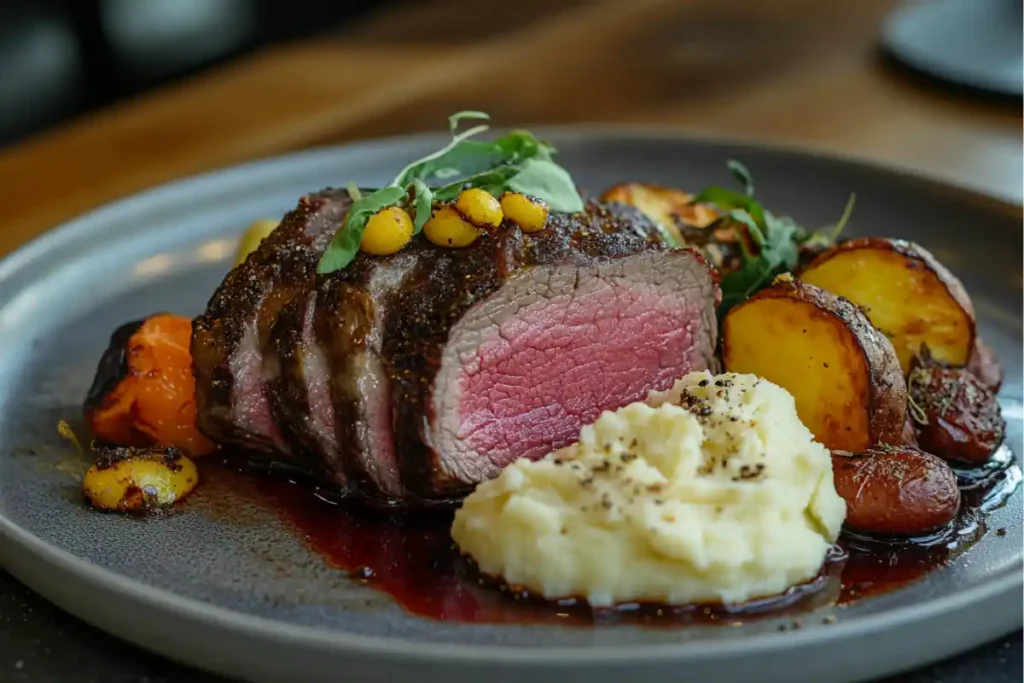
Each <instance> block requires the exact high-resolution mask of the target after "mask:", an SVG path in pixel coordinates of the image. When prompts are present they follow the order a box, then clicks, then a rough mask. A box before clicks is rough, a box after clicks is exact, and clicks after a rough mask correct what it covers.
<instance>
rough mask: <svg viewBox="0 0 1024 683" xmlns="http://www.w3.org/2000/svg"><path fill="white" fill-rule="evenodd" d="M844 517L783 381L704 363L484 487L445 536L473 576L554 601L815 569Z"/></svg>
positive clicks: (641, 596) (782, 584) (683, 596)
mask: <svg viewBox="0 0 1024 683" xmlns="http://www.w3.org/2000/svg"><path fill="white" fill-rule="evenodd" d="M845 515H846V506H845V504H844V503H843V500H842V499H841V498H840V497H839V496H838V495H837V494H836V491H835V487H834V486H833V483H832V464H831V459H830V456H829V452H828V451H827V450H826V449H825V447H823V446H822V445H820V444H818V443H816V442H815V441H814V440H813V437H812V436H811V433H810V432H809V431H808V430H807V428H806V427H804V425H803V424H802V423H801V422H800V420H799V419H798V418H797V415H796V407H795V405H794V403H793V397H792V396H791V395H790V394H789V393H788V392H787V391H786V390H784V389H782V388H780V387H778V386H776V385H774V384H771V383H770V382H768V381H766V380H762V379H758V378H757V377H754V376H753V375H736V374H725V375H718V376H713V375H711V374H709V373H706V372H701V373H691V374H690V375H687V376H686V377H684V378H683V379H681V380H679V381H678V382H676V385H675V386H674V387H673V388H672V389H671V390H669V391H666V392H659V393H654V394H652V395H651V396H650V397H649V398H648V400H647V402H646V403H634V404H632V405H629V406H626V407H625V408H622V409H620V410H618V411H616V412H606V413H604V414H603V415H601V417H600V418H599V419H598V420H597V422H595V423H594V424H593V425H590V426H588V427H585V428H584V429H583V430H582V432H581V434H580V441H579V443H578V444H576V445H574V446H570V447H568V448H565V449H562V450H560V451H557V452H555V453H553V454H551V455H549V456H547V457H546V458H544V459H543V460H540V461H538V462H529V461H527V460H519V461H517V462H515V463H513V464H512V465H510V466H509V467H507V468H506V469H505V470H504V471H502V473H501V475H500V476H499V477H498V478H497V479H495V480H493V481H489V482H486V483H483V484H481V485H480V486H479V487H477V489H476V491H475V492H474V493H473V494H471V495H470V496H469V497H468V498H467V499H466V501H465V503H464V505H463V506H462V508H461V509H460V510H459V511H458V512H457V513H456V515H455V521H454V523H453V525H452V537H453V538H454V539H455V541H456V543H457V544H458V545H459V548H460V549H461V550H462V552H463V553H465V554H467V555H469V556H471V557H472V558H473V559H474V560H475V561H476V562H477V564H478V565H479V567H480V569H481V571H483V572H484V573H485V574H488V575H491V576H495V577H501V578H503V579H504V580H505V581H507V582H508V583H509V584H512V585H515V586H521V587H523V588H526V589H527V590H530V591H532V592H535V593H539V594H542V595H544V596H546V597H548V598H552V599H554V598H561V597H569V596H576V597H585V598H586V599H587V600H588V601H589V602H590V603H591V604H593V605H596V606H601V605H610V604H613V603H617V602H628V601H635V600H643V601H658V602H666V603H676V604H679V603H694V602H714V601H724V602H739V601H743V600H747V599H750V598H755V597H761V596H767V595H772V594H776V593H781V592H783V591H785V590H786V589H787V588H789V587H790V586H793V585H795V584H797V583H800V582H802V581H805V580H807V579H810V578H812V577H813V576H814V575H815V574H816V573H817V572H818V570H819V569H820V567H821V565H822V562H823V560H824V558H825V554H826V552H827V551H828V549H829V547H830V546H831V544H832V543H833V542H834V541H835V540H836V537H837V536H838V535H839V528H840V526H841V525H842V523H843V519H844V517H845Z"/></svg>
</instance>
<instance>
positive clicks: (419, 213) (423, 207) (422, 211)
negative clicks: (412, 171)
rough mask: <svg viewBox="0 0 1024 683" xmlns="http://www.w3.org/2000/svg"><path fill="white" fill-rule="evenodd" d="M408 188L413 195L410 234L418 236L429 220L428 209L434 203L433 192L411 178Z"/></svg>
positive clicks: (417, 180) (421, 182)
mask: <svg viewBox="0 0 1024 683" xmlns="http://www.w3.org/2000/svg"><path fill="white" fill-rule="evenodd" d="M410 187H411V188H412V190H413V193H414V194H413V198H412V208H413V218H412V226H413V230H412V234H414V235H418V234H420V231H421V230H423V226H424V225H425V224H426V222H427V221H428V220H430V212H431V208H430V207H431V204H433V202H434V192H433V190H431V189H430V188H429V187H428V186H427V184H426V183H425V182H423V181H422V180H420V179H419V178H413V181H412V183H410Z"/></svg>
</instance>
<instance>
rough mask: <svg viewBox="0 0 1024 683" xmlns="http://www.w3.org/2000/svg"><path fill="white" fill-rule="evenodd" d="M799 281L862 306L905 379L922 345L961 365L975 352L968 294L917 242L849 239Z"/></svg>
mask: <svg viewBox="0 0 1024 683" xmlns="http://www.w3.org/2000/svg"><path fill="white" fill-rule="evenodd" d="M799 277H800V280H802V281H803V282H807V283H808V284H812V285H816V286H818V287H821V288H822V289H827V290H828V291H830V292H832V293H834V294H838V295H839V296H843V297H846V298H847V299H849V300H850V301H852V302H853V303H855V304H857V305H858V306H860V307H862V308H863V309H864V310H865V312H866V313H867V315H868V318H870V319H871V323H872V324H873V325H874V326H875V327H877V328H878V329H879V330H881V331H882V332H883V333H885V335H886V336H887V337H888V338H889V340H890V341H891V342H892V346H893V348H894V349H896V355H897V356H898V357H899V359H900V367H902V368H903V374H904V375H906V374H907V373H909V372H910V362H911V359H912V358H913V357H914V355H915V354H916V353H917V352H918V350H920V348H921V344H927V345H928V347H929V348H930V349H931V350H932V354H933V355H934V357H935V358H937V359H938V360H941V361H944V362H947V363H950V364H952V365H957V366H963V365H965V364H966V363H967V361H968V359H969V358H970V355H971V352H972V350H973V349H974V335H975V330H974V307H973V306H972V305H971V300H970V298H969V297H968V296H967V291H966V290H965V289H964V286H963V285H962V284H961V283H960V281H959V280H958V279H957V278H956V277H955V276H954V275H953V274H952V273H950V272H949V270H947V269H946V267H945V266H943V265H942V264H941V263H939V262H938V261H937V260H935V257H933V256H932V255H931V254H930V253H928V252H927V251H926V250H924V249H923V248H921V247H919V246H918V245H916V244H914V243H913V242H905V241H903V240H890V239H882V238H877V237H864V238H858V239H854V240H850V241H848V242H844V243H843V244H840V245H838V246H836V247H833V248H831V249H829V250H827V251H825V252H824V253H822V254H821V255H819V256H818V257H817V258H815V259H814V260H813V261H812V262H811V263H810V265H808V266H807V267H806V268H805V269H804V270H803V271H802V272H801V273H800V274H799Z"/></svg>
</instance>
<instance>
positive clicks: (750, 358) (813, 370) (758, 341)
mask: <svg viewBox="0 0 1024 683" xmlns="http://www.w3.org/2000/svg"><path fill="white" fill-rule="evenodd" d="M722 359H723V361H724V363H725V368H726V370H727V371H729V372H742V373H752V374H755V375H758V376H760V377H764V378H765V379H767V380H768V381H770V382H774V383H775V384H778V385H779V386H781V387H783V388H785V389H786V390H788V391H789V393H791V394H792V395H793V398H794V399H795V400H796V409H797V413H798V414H799V415H800V419H801V421H803V423H804V424H805V425H806V426H807V428H808V429H810V430H811V432H812V433H813V434H814V436H815V438H816V439H817V440H818V441H819V442H821V443H822V444H824V445H825V446H826V447H828V448H831V449H839V450H845V451H855V452H856V451H862V450H865V449H867V448H870V447H872V446H875V445H876V444H880V443H886V444H899V443H902V438H903V437H902V435H903V428H904V424H905V421H906V414H907V394H906V385H905V383H904V379H903V374H902V373H901V372H900V366H899V361H898V360H897V359H896V354H895V352H894V351H893V348H892V345H891V344H890V343H889V341H888V340H887V339H886V338H885V337H884V336H882V334H881V333H880V332H878V331H877V330H876V329H875V328H874V327H872V326H871V324H870V323H869V322H868V319H867V317H865V315H864V313H862V312H861V310H860V309H859V308H857V307H856V306H854V305H853V304H851V303H850V302H849V301H846V300H845V299H842V298H840V297H838V296H836V295H834V294H830V293H829V292H826V291H825V290H823V289H820V288H818V287H814V286H813V285H808V284H806V283H802V282H797V281H795V280H792V279H784V278H778V279H776V281H775V283H774V284H773V285H772V286H771V287H769V288H767V289H763V290H761V291H760V292H758V293H757V294H755V295H754V296H752V297H751V298H749V299H747V300H746V301H745V302H743V303H741V304H739V305H738V306H736V307H734V308H733V309H732V310H730V311H729V313H728V314H727V315H726V317H725V321H724V322H723V325H722Z"/></svg>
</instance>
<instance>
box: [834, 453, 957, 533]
mask: <svg viewBox="0 0 1024 683" xmlns="http://www.w3.org/2000/svg"><path fill="white" fill-rule="evenodd" d="M832 475H833V481H834V482H835V487H836V492H837V493H838V494H839V495H840V497H842V499H843V500H845V501H846V521H845V522H844V526H845V527H846V528H847V529H850V530H852V531H859V532H862V533H868V534H880V535H885V536H919V535H922V534H927V533H929V532H932V531H935V530H936V529H939V528H941V527H943V526H945V525H946V524H949V523H950V522H951V521H953V519H954V518H955V517H956V515H957V512H958V511H959V510H960V489H959V488H957V485H956V475H955V474H953V470H951V469H950V468H949V465H947V464H946V463H945V462H943V461H942V460H939V459H938V458H936V457H935V456H934V455H930V454H928V453H923V452H921V451H919V450H916V449H914V448H910V447H907V446H901V447H899V448H894V449H886V450H868V451H864V452H861V453H856V454H854V453H844V452H841V451H833V452H832Z"/></svg>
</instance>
